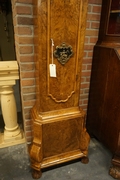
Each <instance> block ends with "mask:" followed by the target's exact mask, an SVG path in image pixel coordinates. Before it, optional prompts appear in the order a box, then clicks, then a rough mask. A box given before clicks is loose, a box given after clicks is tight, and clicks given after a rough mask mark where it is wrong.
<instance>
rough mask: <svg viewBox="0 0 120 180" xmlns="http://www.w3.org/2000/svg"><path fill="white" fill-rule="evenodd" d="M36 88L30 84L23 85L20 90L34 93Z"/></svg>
mask: <svg viewBox="0 0 120 180" xmlns="http://www.w3.org/2000/svg"><path fill="white" fill-rule="evenodd" d="M35 90H36V88H35V86H31V87H23V88H22V92H23V93H24V94H25V93H28V94H29V93H34V92H35Z"/></svg>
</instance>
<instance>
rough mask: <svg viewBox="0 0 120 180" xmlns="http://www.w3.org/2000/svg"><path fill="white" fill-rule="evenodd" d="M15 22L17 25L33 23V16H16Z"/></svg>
mask: <svg viewBox="0 0 120 180" xmlns="http://www.w3.org/2000/svg"><path fill="white" fill-rule="evenodd" d="M17 23H18V24H19V25H33V18H30V17H19V16H18V17H17Z"/></svg>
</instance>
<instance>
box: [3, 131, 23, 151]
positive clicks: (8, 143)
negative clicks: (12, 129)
mask: <svg viewBox="0 0 120 180" xmlns="http://www.w3.org/2000/svg"><path fill="white" fill-rule="evenodd" d="M21 134H22V139H21ZM4 138H5V136H4V133H0V148H5V147H9V146H14V145H17V144H23V143H26V140H25V137H24V132H23V130H22V129H20V134H19V135H18V136H17V137H13V138H10V139H9V138H8V139H7V138H6V140H5V139H4ZM15 138H17V140H16V139H15Z"/></svg>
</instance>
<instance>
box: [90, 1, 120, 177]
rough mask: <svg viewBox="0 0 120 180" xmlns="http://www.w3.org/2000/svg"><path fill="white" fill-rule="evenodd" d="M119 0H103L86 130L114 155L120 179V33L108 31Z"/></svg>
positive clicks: (116, 171) (116, 170)
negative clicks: (112, 9)
mask: <svg viewBox="0 0 120 180" xmlns="http://www.w3.org/2000/svg"><path fill="white" fill-rule="evenodd" d="M116 2H117V1H111V0H106V1H104V0H103V1H102V13H101V21H100V30H99V38H98V42H97V44H96V45H95V48H94V54H93V65H92V73H91V85H90V94H89V105H88V113H87V129H88V131H89V133H90V134H92V135H94V136H95V137H97V139H98V140H100V141H101V142H102V143H103V144H104V145H105V146H106V147H107V148H109V150H111V152H112V153H114V154H115V155H114V158H113V160H112V164H113V165H114V167H113V168H110V174H111V175H112V176H113V177H114V178H118V179H119V178H120V148H118V147H119V144H120V143H118V139H119V133H120V111H119V109H120V44H119V41H120V36H119V35H118V34H107V29H108V27H107V26H108V23H109V18H110V17H111V15H112V14H110V13H112V12H111V10H110V9H111V3H113V4H114V3H116ZM114 5H115V4H114ZM114 20H115V19H113V24H114V23H115V21H114ZM116 149H119V150H118V151H119V152H116ZM114 160H115V162H114Z"/></svg>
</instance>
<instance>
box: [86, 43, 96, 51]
mask: <svg viewBox="0 0 120 180" xmlns="http://www.w3.org/2000/svg"><path fill="white" fill-rule="evenodd" d="M93 47H94V45H93V44H87V45H85V46H84V50H93Z"/></svg>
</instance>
